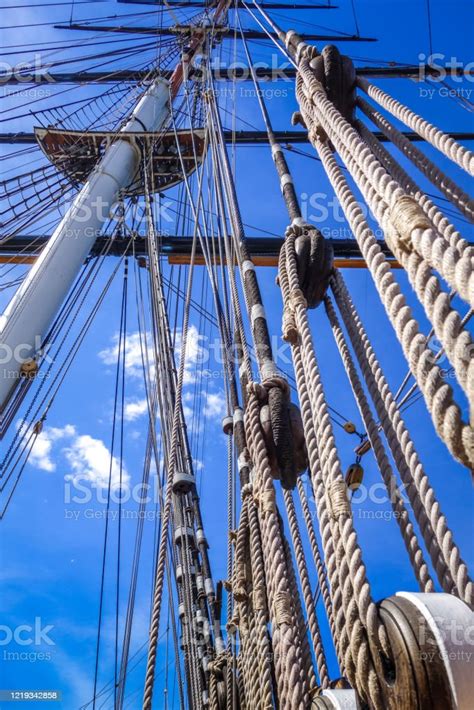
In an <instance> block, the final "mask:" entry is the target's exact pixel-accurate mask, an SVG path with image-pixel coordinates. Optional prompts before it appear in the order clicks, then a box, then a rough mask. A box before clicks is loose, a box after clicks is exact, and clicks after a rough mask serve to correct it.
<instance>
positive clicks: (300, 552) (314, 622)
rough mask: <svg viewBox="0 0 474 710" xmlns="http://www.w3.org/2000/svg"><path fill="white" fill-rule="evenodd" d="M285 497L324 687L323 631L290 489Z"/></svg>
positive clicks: (326, 678)
mask: <svg viewBox="0 0 474 710" xmlns="http://www.w3.org/2000/svg"><path fill="white" fill-rule="evenodd" d="M283 498H284V500H285V506H286V512H287V515H288V522H289V525H290V533H291V539H292V541H293V547H294V550H295V557H296V566H297V568H298V574H299V576H300V582H301V589H302V591H303V599H304V603H305V607H306V615H307V618H308V627H309V631H310V634H311V640H312V642H313V648H314V654H315V657H316V667H317V669H318V675H319V682H320V685H321V686H322V687H323V688H327V687H328V685H329V674H328V669H327V663H326V655H325V653H324V646H323V642H322V638H321V631H320V629H319V624H318V618H317V615H316V609H315V606H314V598H313V591H312V589H311V582H310V579H309V574H308V567H307V565H306V556H305V552H304V548H303V543H302V540H301V534H300V530H299V526H298V520H297V517H296V511H295V505H294V502H293V494H292V492H291V491H288V490H285V491H283Z"/></svg>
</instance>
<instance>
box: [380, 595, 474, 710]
mask: <svg viewBox="0 0 474 710" xmlns="http://www.w3.org/2000/svg"><path fill="white" fill-rule="evenodd" d="M379 613H380V617H381V619H382V621H383V623H384V625H385V628H386V631H387V635H388V639H389V642H390V647H391V650H392V657H391V659H386V660H382V659H379V664H377V665H379V668H377V672H378V675H379V678H380V679H381V681H382V688H383V694H384V699H385V707H386V708H387V710H392V708H393V710H395V709H396V710H398V709H399V708H410V710H469V709H470V708H472V702H471V701H472V697H473V691H474V688H473V682H472V673H471V672H470V665H471V664H470V663H469V659H470V658H471V657H472V655H470V654H472V643H471V644H470V643H469V640H470V639H469V633H470V632H472V628H473V622H474V618H473V614H472V612H471V610H470V609H469V607H468V606H467V605H466V604H464V602H462V601H461V600H460V599H458V598H457V597H454V596H452V595H450V594H442V593H433V594H418V593H413V592H400V593H398V594H397V595H395V596H392V597H389V598H388V599H384V600H383V601H382V602H381V603H380V605H379ZM471 641H472V640H471ZM379 671H380V672H379Z"/></svg>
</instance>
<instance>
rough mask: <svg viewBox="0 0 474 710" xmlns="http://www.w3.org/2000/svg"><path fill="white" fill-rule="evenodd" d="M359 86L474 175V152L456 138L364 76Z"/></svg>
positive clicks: (359, 81)
mask: <svg viewBox="0 0 474 710" xmlns="http://www.w3.org/2000/svg"><path fill="white" fill-rule="evenodd" d="M357 86H358V87H359V88H360V89H362V90H363V91H365V93H366V94H368V96H370V97H371V98H372V99H374V101H376V102H377V103H378V104H380V106H383V108H385V109H386V110H387V111H389V112H390V113H391V114H392V116H395V118H398V120H399V121H402V122H403V123H404V124H405V125H406V126H408V127H409V128H411V129H412V130H413V131H415V132H416V133H418V135H420V136H422V138H424V139H425V140H426V141H428V142H429V143H431V145H433V146H434V147H435V148H437V149H438V150H439V151H441V153H444V155H446V157H448V158H449V159H450V160H452V161H453V162H454V163H456V164H457V165H459V167H460V168H462V169H463V170H465V171H466V172H467V173H469V175H471V176H474V153H472V152H471V151H470V150H468V149H467V148H465V147H464V146H462V145H460V144H459V143H458V142H457V141H455V140H454V138H451V137H450V136H448V135H446V133H443V131H441V130H440V129H439V128H436V126H433V125H432V124H431V123H429V122H428V121H425V119H424V118H422V117H421V116H418V115H417V114H416V113H414V112H413V111H411V109H409V108H408V107H407V106H404V105H403V104H401V103H400V102H399V101H397V100H396V99H394V98H393V97H392V96H390V95H389V94H387V93H385V91H382V90H381V89H379V88H378V87H377V86H374V85H373V84H370V83H369V82H368V81H367V80H366V79H364V78H363V77H358V78H357Z"/></svg>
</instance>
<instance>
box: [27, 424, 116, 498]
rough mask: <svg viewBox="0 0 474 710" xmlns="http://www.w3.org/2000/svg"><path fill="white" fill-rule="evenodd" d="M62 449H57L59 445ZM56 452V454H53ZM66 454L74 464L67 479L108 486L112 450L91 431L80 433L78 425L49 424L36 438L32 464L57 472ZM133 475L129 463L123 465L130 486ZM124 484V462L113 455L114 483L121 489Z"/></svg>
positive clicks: (112, 483) (114, 485) (112, 477)
mask: <svg viewBox="0 0 474 710" xmlns="http://www.w3.org/2000/svg"><path fill="white" fill-rule="evenodd" d="M58 444H60V445H61V447H62V448H61V449H60V450H56V452H55V451H54V448H55V446H57V445H58ZM53 454H54V456H53ZM60 456H63V457H64V458H65V459H66V461H67V462H68V464H69V466H70V471H71V473H69V474H68V475H66V476H65V479H66V480H68V481H74V482H77V481H78V480H81V481H84V480H87V481H90V483H91V484H93V485H95V486H98V487H100V488H108V485H109V472H110V465H111V459H110V451H109V449H108V448H107V446H106V445H105V444H104V442H103V441H102V440H101V439H95V438H94V437H92V436H90V435H89V434H78V433H77V430H76V427H74V426H73V425H72V424H66V426H64V427H63V428H58V427H45V428H44V429H43V431H42V432H41V434H39V435H38V438H37V439H36V441H35V444H34V446H33V448H32V450H31V452H30V456H29V459H28V463H29V464H31V465H32V466H35V467H36V468H38V469H41V470H42V471H48V472H51V473H52V472H53V471H55V470H56V468H57V461H58V459H59V457H60ZM129 481H130V476H129V474H128V472H127V470H126V467H125V465H123V467H122V486H123V487H124V488H125V487H127V486H128V483H129ZM119 483H120V463H119V460H118V459H117V458H116V457H115V456H113V457H112V475H111V485H112V487H113V488H117V487H118V486H119Z"/></svg>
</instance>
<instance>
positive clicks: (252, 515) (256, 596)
mask: <svg viewBox="0 0 474 710" xmlns="http://www.w3.org/2000/svg"><path fill="white" fill-rule="evenodd" d="M244 504H245V505H246V506H247V507H248V519H249V534H250V555H251V563H252V580H253V589H252V595H253V608H254V614H255V624H256V634H257V650H258V656H257V659H258V664H257V667H258V670H259V683H260V688H261V700H262V708H264V709H265V710H267V708H272V707H273V701H272V696H273V688H272V669H271V648H270V643H269V637H268V633H267V622H268V613H267V598H266V584H265V570H264V562H263V553H262V544H261V539H260V527H259V523H258V514H257V508H256V506H255V502H254V500H253V496H251V495H249V496H248V497H247V498H246V499H245V503H244Z"/></svg>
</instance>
